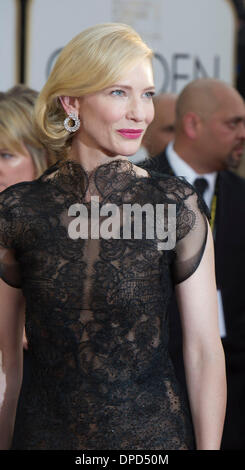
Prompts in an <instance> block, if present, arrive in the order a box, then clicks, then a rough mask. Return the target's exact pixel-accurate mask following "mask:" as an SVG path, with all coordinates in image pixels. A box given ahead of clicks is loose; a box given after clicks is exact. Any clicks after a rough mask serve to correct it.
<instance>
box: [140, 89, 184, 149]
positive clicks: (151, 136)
mask: <svg viewBox="0 0 245 470" xmlns="http://www.w3.org/2000/svg"><path fill="white" fill-rule="evenodd" d="M176 99H177V96H176V95H174V94H173V93H164V94H159V95H156V96H154V98H153V103H154V108H155V116H154V119H153V121H152V123H151V124H150V126H149V127H148V129H147V131H146V133H145V135H144V137H143V142H142V145H143V146H144V147H145V148H146V149H147V151H148V154H149V156H150V157H154V156H155V155H157V154H158V153H160V152H162V151H163V150H164V149H165V147H166V146H167V144H168V143H169V142H170V141H171V140H173V138H174V131H175V107H176Z"/></svg>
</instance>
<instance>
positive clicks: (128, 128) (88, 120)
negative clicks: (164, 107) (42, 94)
mask: <svg viewBox="0 0 245 470" xmlns="http://www.w3.org/2000/svg"><path fill="white" fill-rule="evenodd" d="M153 94H154V82H153V73H152V66H151V63H150V61H149V60H148V59H147V60H145V61H143V62H141V63H140V64H138V65H137V66H136V67H135V68H133V69H131V70H130V71H129V72H127V73H126V74H125V75H123V76H122V77H121V79H120V80H118V81H117V83H115V84H113V85H112V86H110V87H108V88H106V89H104V90H102V91H99V92H96V93H94V94H91V95H87V96H85V97H82V98H80V99H79V104H80V109H79V116H80V120H81V127H80V129H79V131H78V133H77V138H78V139H79V141H80V142H82V143H83V144H85V145H86V146H87V147H89V148H91V149H93V151H96V150H97V151H98V152H99V153H102V154H106V155H108V156H110V157H114V156H117V155H125V156H130V155H133V154H134V153H136V152H137V150H138V149H139V147H140V144H141V141H142V137H143V135H144V133H145V131H146V128H147V127H148V125H149V124H150V123H151V121H152V120H153V117H154V107H153V102H152V96H153Z"/></svg>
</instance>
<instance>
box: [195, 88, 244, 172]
mask: <svg viewBox="0 0 245 470" xmlns="http://www.w3.org/2000/svg"><path fill="white" fill-rule="evenodd" d="M200 143H201V145H202V146H203V149H204V154H205V158H206V160H207V162H208V164H209V170H210V171H220V170H224V169H227V168H237V167H238V166H239V164H240V162H241V158H242V155H243V151H244V145H245V105H244V102H243V99H242V98H241V96H240V95H239V94H238V93H236V92H235V90H233V91H232V92H230V91H228V92H227V94H226V95H224V99H223V100H222V103H221V104H220V105H219V106H218V108H217V110H216V111H214V112H213V113H212V114H211V115H210V116H209V117H208V118H207V119H205V120H204V121H203V129H202V138H201V142H200Z"/></svg>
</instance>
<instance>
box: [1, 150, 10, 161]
mask: <svg viewBox="0 0 245 470" xmlns="http://www.w3.org/2000/svg"><path fill="white" fill-rule="evenodd" d="M0 157H1V158H3V159H4V160H9V159H10V158H12V157H13V155H12V153H7V152H5V153H0Z"/></svg>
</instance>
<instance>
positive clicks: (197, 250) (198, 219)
mask: <svg viewBox="0 0 245 470" xmlns="http://www.w3.org/2000/svg"><path fill="white" fill-rule="evenodd" d="M182 183H183V192H184V197H183V199H182V201H179V202H178V203H177V220H176V249H175V254H176V256H175V260H174V264H173V276H174V282H175V283H176V284H178V283H180V282H182V281H184V280H186V279H187V278H188V277H190V276H191V275H192V274H193V273H194V272H195V271H196V269H197V268H198V266H199V264H200V262H201V259H202V256H203V253H204V250H205V246H206V240H207V232H208V219H209V218H210V215H209V210H208V208H207V206H206V204H205V202H204V201H203V200H202V198H201V197H200V196H199V195H198V194H197V193H196V192H195V190H194V189H193V187H192V186H191V185H189V184H188V183H186V182H182Z"/></svg>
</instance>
